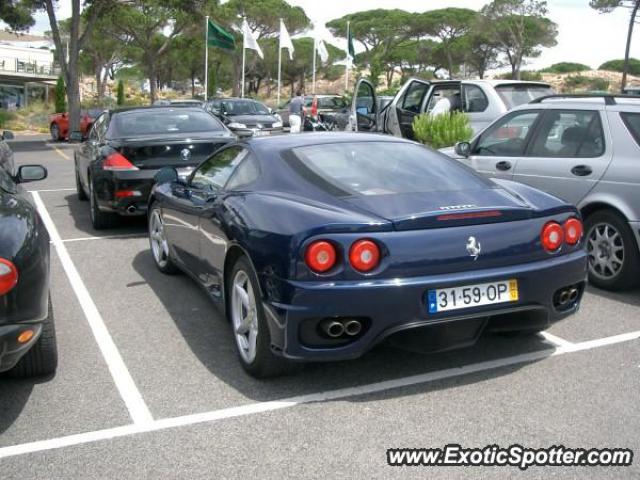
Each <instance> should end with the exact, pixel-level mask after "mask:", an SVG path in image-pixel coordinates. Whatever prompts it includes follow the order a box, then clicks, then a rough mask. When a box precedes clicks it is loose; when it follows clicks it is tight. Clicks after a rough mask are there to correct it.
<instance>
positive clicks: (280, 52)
mask: <svg viewBox="0 0 640 480" xmlns="http://www.w3.org/2000/svg"><path fill="white" fill-rule="evenodd" d="M281 72H282V19H280V38H278V101H277V102H276V106H277V108H280V78H281Z"/></svg>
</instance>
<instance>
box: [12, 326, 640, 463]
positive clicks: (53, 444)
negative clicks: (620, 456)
mask: <svg viewBox="0 0 640 480" xmlns="http://www.w3.org/2000/svg"><path fill="white" fill-rule="evenodd" d="M637 339H640V330H638V331H635V332H630V333H625V334H622V335H615V336H613V337H606V338H601V339H597V340H591V341H587V342H581V343H574V344H572V345H571V346H570V347H569V346H568V347H558V348H555V349H545V350H541V351H537V352H530V353H523V354H520V355H514V356H511V357H505V358H500V359H496V360H488V361H485V362H478V363H473V364H469V365H464V366H462V367H454V368H447V369H445V370H438V371H436V372H429V373H423V374H418V375H412V376H409V377H403V378H398V379H393V380H385V381H382V382H377V383H371V384H367V385H360V386H357V387H347V388H340V389H336V390H329V391H325V392H319V393H312V394H308V395H300V396H296V397H289V398H285V399H281V400H273V401H268V402H260V403H253V404H249V405H242V406H240V407H231V408H224V409H220V410H213V411H210V412H204V413H196V414H192V415H184V416H180V417H172V418H165V419H160V420H151V421H149V422H143V423H138V424H133V425H124V426H120V427H115V428H108V429H104V430H97V431H93V432H86V433H79V434H75V435H68V436H65V437H58V438H52V439H49V440H40V441H36V442H29V443H23V444H20V445H12V446H9V447H3V448H0V458H7V457H14V456H17V455H24V454H28V453H36V452H41V451H46V450H54V449H58V448H63V447H70V446H75V445H83V444H87V443H93V442H98V441H101V440H109V439H113V438H118V437H125V436H130V435H135V434H139V433H146V432H154V431H160V430H167V429H172V428H179V427H185V426H188V425H196V424H201V423H211V422H215V421H219V420H225V419H230V418H236V417H243V416H246V415H254V414H258V413H264V412H272V411H275V410H282V409H285V408H290V407H294V406H297V405H303V404H310V403H319V402H328V401H334V400H341V399H345V398H349V397H354V396H361V395H367V394H373V393H379V392H383V391H387V390H392V389H397V388H403V387H410V386H414V385H422V384H427V383H430V382H434V381H438V380H445V379H448V378H454V377H459V376H463V375H469V374H473V373H479V372H484V371H488V370H494V369H497V368H502V367H508V366H512V365H517V364H522V363H529V362H535V361H539V360H544V359H546V358H549V357H553V356H560V355H565V354H570V353H574V352H580V351H586V350H593V349H596V348H602V347H606V346H610V345H615V344H620V343H625V342H630V341H633V340H637Z"/></svg>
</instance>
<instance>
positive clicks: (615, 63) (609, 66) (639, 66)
mask: <svg viewBox="0 0 640 480" xmlns="http://www.w3.org/2000/svg"><path fill="white" fill-rule="evenodd" d="M625 64H626V66H625ZM625 69H626V70H627V72H628V73H630V74H631V75H639V76H640V60H638V59H637V58H633V57H631V58H629V59H627V60H624V59H619V60H609V61H607V62H604V63H603V64H602V65H600V67H599V68H598V70H609V71H611V72H621V73H623V74H624V70H625Z"/></svg>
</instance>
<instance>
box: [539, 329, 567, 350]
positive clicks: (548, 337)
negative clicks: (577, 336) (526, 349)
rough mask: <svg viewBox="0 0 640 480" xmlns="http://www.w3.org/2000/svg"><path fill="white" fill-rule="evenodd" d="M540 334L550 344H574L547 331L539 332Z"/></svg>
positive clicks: (561, 345) (564, 345)
mask: <svg viewBox="0 0 640 480" xmlns="http://www.w3.org/2000/svg"><path fill="white" fill-rule="evenodd" d="M540 335H541V336H542V337H543V338H544V339H545V340H546V341H547V342H549V343H550V344H552V345H553V346H555V347H566V348H571V347H573V346H574V345H575V344H574V343H572V342H570V341H568V340H565V339H564V338H560V337H557V336H556V335H554V334H552V333H549V332H541V333H540Z"/></svg>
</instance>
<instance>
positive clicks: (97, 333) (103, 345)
mask: <svg viewBox="0 0 640 480" xmlns="http://www.w3.org/2000/svg"><path fill="white" fill-rule="evenodd" d="M32 195H33V199H34V202H35V204H36V208H37V209H38V213H39V214H40V217H41V218H42V221H43V222H44V224H45V226H46V228H47V230H48V231H49V236H50V237H51V240H52V242H53V245H54V247H55V249H56V252H57V253H58V257H59V258H60V262H61V263H62V266H63V268H64V271H65V273H66V274H67V277H68V279H69V283H70V284H71V287H72V289H73V291H74V293H75V294H76V296H77V298H78V301H79V303H80V306H81V307H82V311H83V312H84V315H85V317H86V319H87V322H88V323H89V326H90V327H91V331H92V333H93V336H94V337H95V340H96V343H97V344H98V347H99V348H100V351H101V353H102V356H103V357H104V359H105V362H106V363H107V366H108V367H109V371H110V372H111V376H112V377H113V381H114V383H115V384H116V387H117V388H118V391H119V393H120V396H121V397H122V400H123V401H124V403H125V405H126V407H127V409H128V411H129V415H130V416H131V419H132V420H133V423H134V425H144V424H147V423H149V422H152V421H153V417H152V416H151V412H150V411H149V408H148V407H147V405H146V403H145V402H144V400H143V398H142V395H141V394H140V391H139V390H138V387H136V384H135V382H134V381H133V378H132V377H131V374H130V373H129V370H128V369H127V367H126V365H125V363H124V361H123V359H122V356H121V355H120V352H119V351H118V348H117V347H116V344H115V343H114V341H113V339H112V338H111V335H110V334H109V331H108V330H107V327H106V325H105V323H104V320H103V319H102V317H101V315H100V312H99V311H98V308H97V307H96V304H95V303H94V302H93V299H92V298H91V296H90V295H89V291H88V290H87V287H86V285H85V284H84V282H83V281H82V278H81V277H80V274H79V273H78V270H77V269H76V267H75V265H74V263H73V261H72V260H71V257H70V255H69V252H68V251H67V248H66V247H65V245H64V243H63V241H62V238H60V234H59V233H58V229H57V228H56V226H55V224H54V223H53V220H52V219H51V216H50V215H49V212H48V211H47V209H46V207H45V205H44V203H43V201H42V198H41V197H40V194H39V193H38V192H33V193H32Z"/></svg>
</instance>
